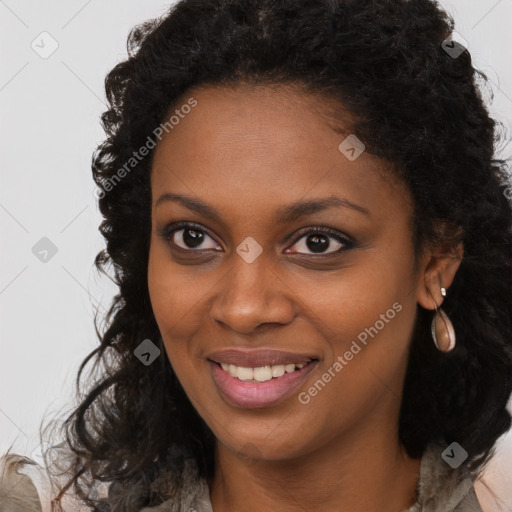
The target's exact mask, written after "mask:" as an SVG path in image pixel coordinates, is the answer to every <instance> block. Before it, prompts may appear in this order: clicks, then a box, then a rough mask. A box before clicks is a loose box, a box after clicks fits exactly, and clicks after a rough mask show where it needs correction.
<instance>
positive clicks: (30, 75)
mask: <svg viewBox="0 0 512 512" xmlns="http://www.w3.org/2000/svg"><path fill="white" fill-rule="evenodd" d="M169 5H170V3H169V2H165V1H156V0H151V1H144V2H143V1H137V2H136V1H133V0H131V1H127V0H124V1H114V0H108V1H106V0H101V1H100V0H89V1H85V0H67V1H60V2H58V1H41V0H39V1H36V0H31V1H28V0H5V1H1V0H0V48H1V58H0V66H1V68H0V109H1V110H0V111H1V124H0V144H1V149H0V172H1V180H2V181H1V189H0V223H1V235H0V236H1V248H2V250H1V254H0V268H1V273H0V308H1V324H0V329H1V330H0V335H1V337H0V342H1V346H0V350H1V352H0V452H3V451H4V450H6V449H7V447H8V446H9V445H10V444H11V443H13V442H14V451H16V452H18V453H22V454H27V455H30V454H37V453H38V450H39V448H38V446H39V436H38V428H39V424H40V421H41V419H42V418H43V416H46V415H53V414H55V413H58V412H59V411H61V409H62V407H63V406H68V407H69V406H70V400H71V399H72V394H73V392H74V379H75V376H76V372H77V370H78V366H79V364H80V362H81V361H82V360H83V359H84V358H85V356H86V355H87V354H88V353H89V352H90V351H91V350H92V349H93V348H94V347H95V346H96V345H97V339H96V335H95V332H94V327H93V309H92V305H98V304H99V305H100V306H101V305H103V306H101V307H107V305H108V303H109V300H110V298H111V296H112V295H113V293H114V292H115V290H114V288H113V286H112V284H111V283H110V281H109V280H108V279H106V278H101V279H100V278H99V277H98V275H97V273H96V271H95V270H94V268H93V260H94V257H95V255H96V253H97V252H98V251H99V250H100V249H101V248H102V247H103V242H102V239H101V237H100V235H99V232H98V225H99V223H100V221H101V218H100V216H99V213H98V210H97V206H96V203H95V198H94V195H93V190H94V184H93V181H92V176H91V169H90V162H91V156H92V153H93V150H94V149H95V147H96V145H97V144H98V143H99V142H101V141H102V140H103V131H102V130H101V127H100V123H99V116H100V114H101V113H102V112H103V111H104V110H105V109H106V104H105V98H104V91H103V82H104V78H105V75H106V74H107V72H108V71H109V70H110V69H111V68H112V67H113V66H114V65H115V64H116V63H117V62H118V61H120V60H121V59H123V58H124V57H125V55H126V46H125V45H126V36H127V35H128V32H129V30H130V28H132V27H133V25H135V24H136V23H140V22H142V21H144V20H146V19H148V18H153V17H156V16H159V15H161V14H163V13H164V12H165V11H166V9H167V8H168V6H169ZM441 5H443V6H444V7H445V8H447V10H448V11H449V12H450V13H451V14H453V15H454V17H455V21H456V31H457V32H458V33H460V34H461V35H462V37H463V38H464V39H465V40H466V41H467V43H468V47H469V50H470V51H471V54H472V57H473V60H474V62H475V65H476V66H477V67H478V68H479V69H481V70H483V71H484V72H485V73H487V74H488V76H489V78H490V80H491V82H492V83H493V90H494V93H495V98H494V101H493V103H492V105H491V106H490V110H491V112H492V114H493V115H494V116H495V117H496V118H497V119H498V120H500V121H501V122H503V123H504V124H505V125H506V127H507V129H508V130H509V132H508V134H507V137H508V138H510V128H511V120H512V68H511V66H510V62H511V50H510V48H511V47H512V34H511V32H512V31H511V29H512V22H511V20H512V0H485V1H482V0H478V1H477V0H464V1H462V0H459V1H442V2H441ZM44 31H46V32H48V33H49V34H50V35H51V37H52V38H54V39H55V40H56V41H57V43H58V45H59V46H58V48H57V50H56V51H55V52H54V53H53V54H52V55H51V56H50V57H48V58H46V59H43V58H41V57H40V55H39V54H38V53H36V51H34V50H33V49H32V47H31V44H32V42H33V41H35V43H34V45H36V44H38V45H39V47H42V45H43V43H42V42H41V41H43V39H42V38H45V37H46V39H44V41H45V42H44V45H45V48H46V49H48V48H49V44H50V40H49V39H48V36H40V34H41V33H42V32H44ZM40 51H42V49H41V50H40ZM511 147H512V145H510V144H508V146H504V148H503V153H502V154H503V155H506V156H508V155H510V154H511V153H512V150H511ZM42 237H48V238H49V239H50V240H51V241H52V242H53V244H55V246H56V247H57V253H56V254H55V255H54V256H53V257H52V258H49V261H47V262H46V263H43V262H41V261H40V260H39V259H38V258H36V256H35V255H34V254H33V252H32V247H33V246H34V245H35V244H36V243H37V242H38V241H39V240H40V239H41V238H42ZM34 450H35V451H34ZM34 456H35V455H34ZM506 459H508V462H507V460H506ZM511 461H512V433H509V434H508V435H507V436H505V437H504V439H503V441H502V442H501V443H500V444H499V448H498V455H497V457H496V458H495V460H494V462H493V464H492V465H491V466H490V467H489V468H488V470H487V472H486V478H487V481H488V483H489V485H491V486H492V487H493V488H494V489H496V490H497V491H499V492H500V493H502V496H504V497H505V495H506V492H507V491H506V490H505V489H506V485H505V484H504V481H505V478H504V475H505V472H507V471H508V472H509V473H511V472H512V462H511ZM507 464H508V465H507ZM507 487H511V488H512V485H510V480H509V485H508V486H507ZM477 489H478V492H479V496H480V497H481V499H482V501H483V502H484V503H486V497H485V496H484V493H483V491H482V490H480V489H479V488H477ZM508 493H509V494H508V496H507V498H506V499H507V500H509V501H508V503H509V506H510V507H512V491H511V490H508ZM486 507H487V508H486V512H487V511H490V510H495V508H493V507H491V506H490V505H486ZM509 510H510V509H509Z"/></svg>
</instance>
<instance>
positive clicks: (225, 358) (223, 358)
mask: <svg viewBox="0 0 512 512" xmlns="http://www.w3.org/2000/svg"><path fill="white" fill-rule="evenodd" d="M208 359H210V360H211V361H213V362H215V363H220V364H232V365H234V366H242V367H245V368H258V367H260V366H272V365H277V364H284V365H286V364H292V363H295V364H305V363H307V362H308V361H311V360H312V359H317V357H316V356H315V355H314V354H297V353H294V352H283V351H281V350H271V349H259V350H251V351H244V350H238V349H228V350H218V351H216V352H212V353H211V354H209V355H208Z"/></svg>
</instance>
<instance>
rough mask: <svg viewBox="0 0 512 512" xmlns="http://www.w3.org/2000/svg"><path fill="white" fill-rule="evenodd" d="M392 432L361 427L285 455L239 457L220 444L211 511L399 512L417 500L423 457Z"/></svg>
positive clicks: (211, 492)
mask: <svg viewBox="0 0 512 512" xmlns="http://www.w3.org/2000/svg"><path fill="white" fill-rule="evenodd" d="M386 434H388V435H386ZM392 437H394V438H393V439H390V436H389V433H386V432H380V433H379V434H378V435H377V436H376V435H375V430H373V429H372V430H371V431H369V432H367V433H365V432H362V431H361V428H360V427H359V430H358V432H357V435H351V434H350V433H348V434H345V435H344V436H343V437H342V438H337V439H334V440H332V441H331V442H329V443H327V444H325V445H324V446H322V447H321V448H320V449H317V450H315V451H314V452H311V453H308V454H306V455H302V456H300V457H296V458H294V459H286V460H254V459H253V460H251V459H247V458H242V457H240V455H238V454H236V453H233V452H232V451H229V450H228V449H227V448H226V447H224V446H223V445H221V444H220V443H218V445H217V450H216V461H215V472H214V476H213V478H212V480H211V482H210V499H211V503H212V507H213V510H214V511H215V512H216V511H222V512H235V511H239V510H251V511H252V510H280V511H281V512H303V511H304V510H308V511H310V512H317V511H318V512H320V511H322V512H329V511H333V512H334V511H336V512H340V511H342V512H344V511H350V512H377V511H378V512H403V511H405V510H407V508H409V507H411V506H412V505H414V503H415V501H416V496H415V490H416V485H417V482H418V478H419V470H420V462H421V460H420V459H411V458H410V457H408V456H407V454H406V453H405V451H404V450H403V447H402V446H401V445H400V443H399V441H398V436H392Z"/></svg>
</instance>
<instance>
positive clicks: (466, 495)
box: [0, 444, 482, 512]
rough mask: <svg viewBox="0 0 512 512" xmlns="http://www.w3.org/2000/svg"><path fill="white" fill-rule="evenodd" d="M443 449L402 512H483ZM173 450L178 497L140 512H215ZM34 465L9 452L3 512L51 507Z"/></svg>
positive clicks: (2, 480) (0, 466) (189, 463)
mask: <svg viewBox="0 0 512 512" xmlns="http://www.w3.org/2000/svg"><path fill="white" fill-rule="evenodd" d="M443 450H444V447H442V446H440V445H438V444H430V445H429V446H428V447H427V449H426V450H425V453H424V454H423V457H422V460H421V467H420V477H419V480H418V485H417V488H416V495H417V502H416V504H415V505H414V506H412V507H410V508H409V509H407V510H406V511H401V512H482V508H481V507H480V504H479V503H478V499H477V497H476V494H475V491H474V486H473V481H472V479H471V476H470V474H469V472H468V470H467V469H466V467H465V466H464V465H461V466H460V467H459V468H457V469H452V468H451V467H450V466H449V465H448V464H447V463H446V462H445V461H444V460H443V459H442V458H441V453H442V452H443ZM172 451H173V452H174V453H175V454H176V456H177V458H180V457H185V459H182V460H184V462H183V464H184V465H183V466H180V473H181V485H179V487H177V488H176V494H175V495H176V497H175V498H173V499H172V500H168V501H165V502H164V503H162V504H161V505H158V506H154V507H145V508H143V509H141V511H140V512H189V511H190V510H195V511H197V512H213V510H212V506H211V503H210V497H209V489H208V485H207V483H206V481H204V480H202V479H199V478H198V474H197V468H196V466H195V463H194V460H193V459H192V458H186V453H185V452H184V451H183V449H181V448H180V447H174V448H173V449H172ZM34 465H35V463H34V462H33V461H31V460H30V459H28V458H26V457H23V456H20V455H17V454H12V453H6V454H4V455H3V456H2V457H0V512H41V511H42V510H47V506H45V507H42V506H41V501H40V498H39V494H38V490H39V493H40V494H41V488H40V486H41V483H40V481H38V482H39V487H37V489H38V490H36V485H34V484H35V483H36V480H32V479H31V478H30V477H29V476H27V473H26V471H23V472H22V471H20V470H23V469H25V468H26V467H31V466H34ZM45 485H46V484H45ZM41 495H44V493H43V494H41ZM113 499H118V496H116V490H115V486H111V487H110V489H109V491H108V499H107V501H110V500H113ZM397 512H399V511H397Z"/></svg>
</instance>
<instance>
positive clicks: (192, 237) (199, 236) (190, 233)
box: [183, 229, 203, 247]
mask: <svg viewBox="0 0 512 512" xmlns="http://www.w3.org/2000/svg"><path fill="white" fill-rule="evenodd" d="M183 241H184V242H185V243H186V244H187V245H188V246H190V247H197V246H198V245H201V243H202V241H203V233H201V232H200V231H196V230H194V229H185V231H184V232H183Z"/></svg>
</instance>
